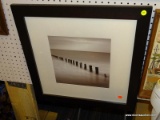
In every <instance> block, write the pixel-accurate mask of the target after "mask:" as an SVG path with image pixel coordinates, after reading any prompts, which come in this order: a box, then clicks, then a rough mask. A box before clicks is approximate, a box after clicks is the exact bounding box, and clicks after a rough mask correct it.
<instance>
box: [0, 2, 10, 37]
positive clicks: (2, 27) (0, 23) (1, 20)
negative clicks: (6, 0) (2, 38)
mask: <svg viewBox="0 0 160 120" xmlns="http://www.w3.org/2000/svg"><path fill="white" fill-rule="evenodd" d="M8 34H9V33H8V28H7V24H6V19H5V16H4V12H3V8H2V3H1V0H0V35H8Z"/></svg>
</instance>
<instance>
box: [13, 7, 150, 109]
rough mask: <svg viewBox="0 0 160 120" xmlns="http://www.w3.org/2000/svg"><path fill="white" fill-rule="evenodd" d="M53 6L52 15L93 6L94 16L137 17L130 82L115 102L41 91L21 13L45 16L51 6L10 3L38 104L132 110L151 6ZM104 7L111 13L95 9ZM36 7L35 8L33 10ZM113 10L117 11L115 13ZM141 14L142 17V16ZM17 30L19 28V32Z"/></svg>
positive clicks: (75, 13)
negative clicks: (122, 99)
mask: <svg viewBox="0 0 160 120" xmlns="http://www.w3.org/2000/svg"><path fill="white" fill-rule="evenodd" d="M54 7H55V8H54V10H59V12H57V13H54V16H56V17H76V18H81V17H82V16H79V15H82V13H84V11H85V10H88V9H89V12H91V11H92V10H93V11H92V12H93V13H94V18H101V19H105V17H102V16H105V15H106V14H108V16H107V18H108V19H111V18H113V16H118V17H117V18H115V19H131V20H135V19H136V20H137V21H138V22H137V26H138V28H137V31H136V35H135V38H136V39H138V40H139V41H138V40H136V41H135V46H134V52H133V59H132V66H131V74H130V76H131V78H130V84H129V89H128V99H127V103H126V104H119V103H117V104H116V103H112V102H103V101H97V100H90V99H78V98H71V97H64V96H57V95H54V96H51V95H44V94H43V91H42V88H41V83H40V78H39V75H38V72H37V67H36V62H35V60H34V54H33V50H32V47H31V43H30V41H29V36H28V32H27V28H26V26H25V21H24V17H25V16H30V17H32V16H34V17H35V16H37V17H38V16H41V17H42V16H43V17H49V16H50V15H51V13H52V12H51V10H52V11H53V6H52V5H48V6H47V5H45V6H44V5H11V8H12V12H13V16H14V19H15V23H16V26H17V29H18V33H19V37H20V40H21V42H22V47H23V50H24V53H25V57H26V59H27V65H28V68H29V71H30V74H31V78H32V82H33V86H34V89H35V95H36V98H37V102H38V103H39V104H43V103H46V104H54V105H55V104H56V105H62V106H63V105H64V106H74V107H80V106H81V107H82V106H83V107H97V106H99V107H101V108H104V109H105V108H116V109H123V110H127V111H134V108H135V104H136V101H137V93H138V88H139V84H140V76H141V67H142V64H143V57H144V56H143V55H144V52H145V45H146V39H147V33H148V27H149V21H150V16H151V11H152V7H150V6H143V7H142V6H141V7H133V8H134V9H131V8H132V7H128V6H107V7H106V6H72V5H71V6H70V5H67V6H64V5H54ZM59 7H60V9H59ZM105 7H106V9H107V8H108V9H111V10H112V12H113V13H114V14H109V13H110V11H107V10H106V11H104V10H103V9H102V10H100V9H99V8H105ZM66 8H67V10H66ZM97 8H98V9H99V11H97V10H96V9H97ZM119 8H122V9H119ZM36 9H38V12H37V11H36ZM44 9H45V10H44ZM68 9H69V10H68ZM74 9H76V11H77V12H79V13H77V12H75V11H74ZM94 9H95V11H94ZM143 9H146V10H147V17H146V21H147V22H146V23H145V24H144V23H143V22H144V21H143V20H142V19H140V18H142V17H143V16H142V15H141V13H140V12H141V10H143ZM128 10H129V11H128ZM20 11H23V12H20ZM30 11H32V12H30ZM46 11H47V13H46ZM64 11H65V12H64ZM117 11H120V12H119V13H117ZM133 11H134V12H133ZM130 12H133V13H135V14H130ZM98 13H100V14H98ZM122 13H123V14H122ZM52 14H53V13H52ZM66 14H69V16H66ZM92 15H93V14H88V13H86V14H83V18H92V17H93V16H92ZM143 18H145V16H144V17H143ZM139 28H143V32H144V33H145V35H142V33H141V30H139ZM21 30H23V32H22V31H21ZM140 40H141V41H140ZM140 48H141V50H140ZM137 53H138V54H137ZM135 56H136V57H135ZM135 83H137V84H135Z"/></svg>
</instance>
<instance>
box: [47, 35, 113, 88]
mask: <svg viewBox="0 0 160 120" xmlns="http://www.w3.org/2000/svg"><path fill="white" fill-rule="evenodd" d="M48 40H49V45H50V52H51V57H52V60H53V67H54V72H55V78H56V82H57V83H65V84H74V85H83V86H94V87H103V88H109V79H110V50H111V48H110V47H111V39H107V38H106V39H104V38H83V37H64V36H48Z"/></svg>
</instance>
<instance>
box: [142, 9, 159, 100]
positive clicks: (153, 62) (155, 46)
mask: <svg viewBox="0 0 160 120" xmlns="http://www.w3.org/2000/svg"><path fill="white" fill-rule="evenodd" d="M159 19H160V10H159V9H157V10H156V11H155V19H154V23H153V28H152V33H151V38H150V43H149V46H148V52H147V56H146V62H145V67H144V73H143V77H142V83H141V87H140V91H139V97H141V98H147V99H149V98H150V97H151V93H152V90H153V88H154V85H155V84H156V82H157V81H158V80H159V79H160V23H159Z"/></svg>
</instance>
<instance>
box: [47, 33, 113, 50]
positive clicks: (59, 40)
mask: <svg viewBox="0 0 160 120" xmlns="http://www.w3.org/2000/svg"><path fill="white" fill-rule="evenodd" d="M48 39H49V44H50V48H51V49H59V50H75V51H89V52H104V53H110V49H111V48H110V47H111V40H110V39H101V38H78V37H59V36H48Z"/></svg>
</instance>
